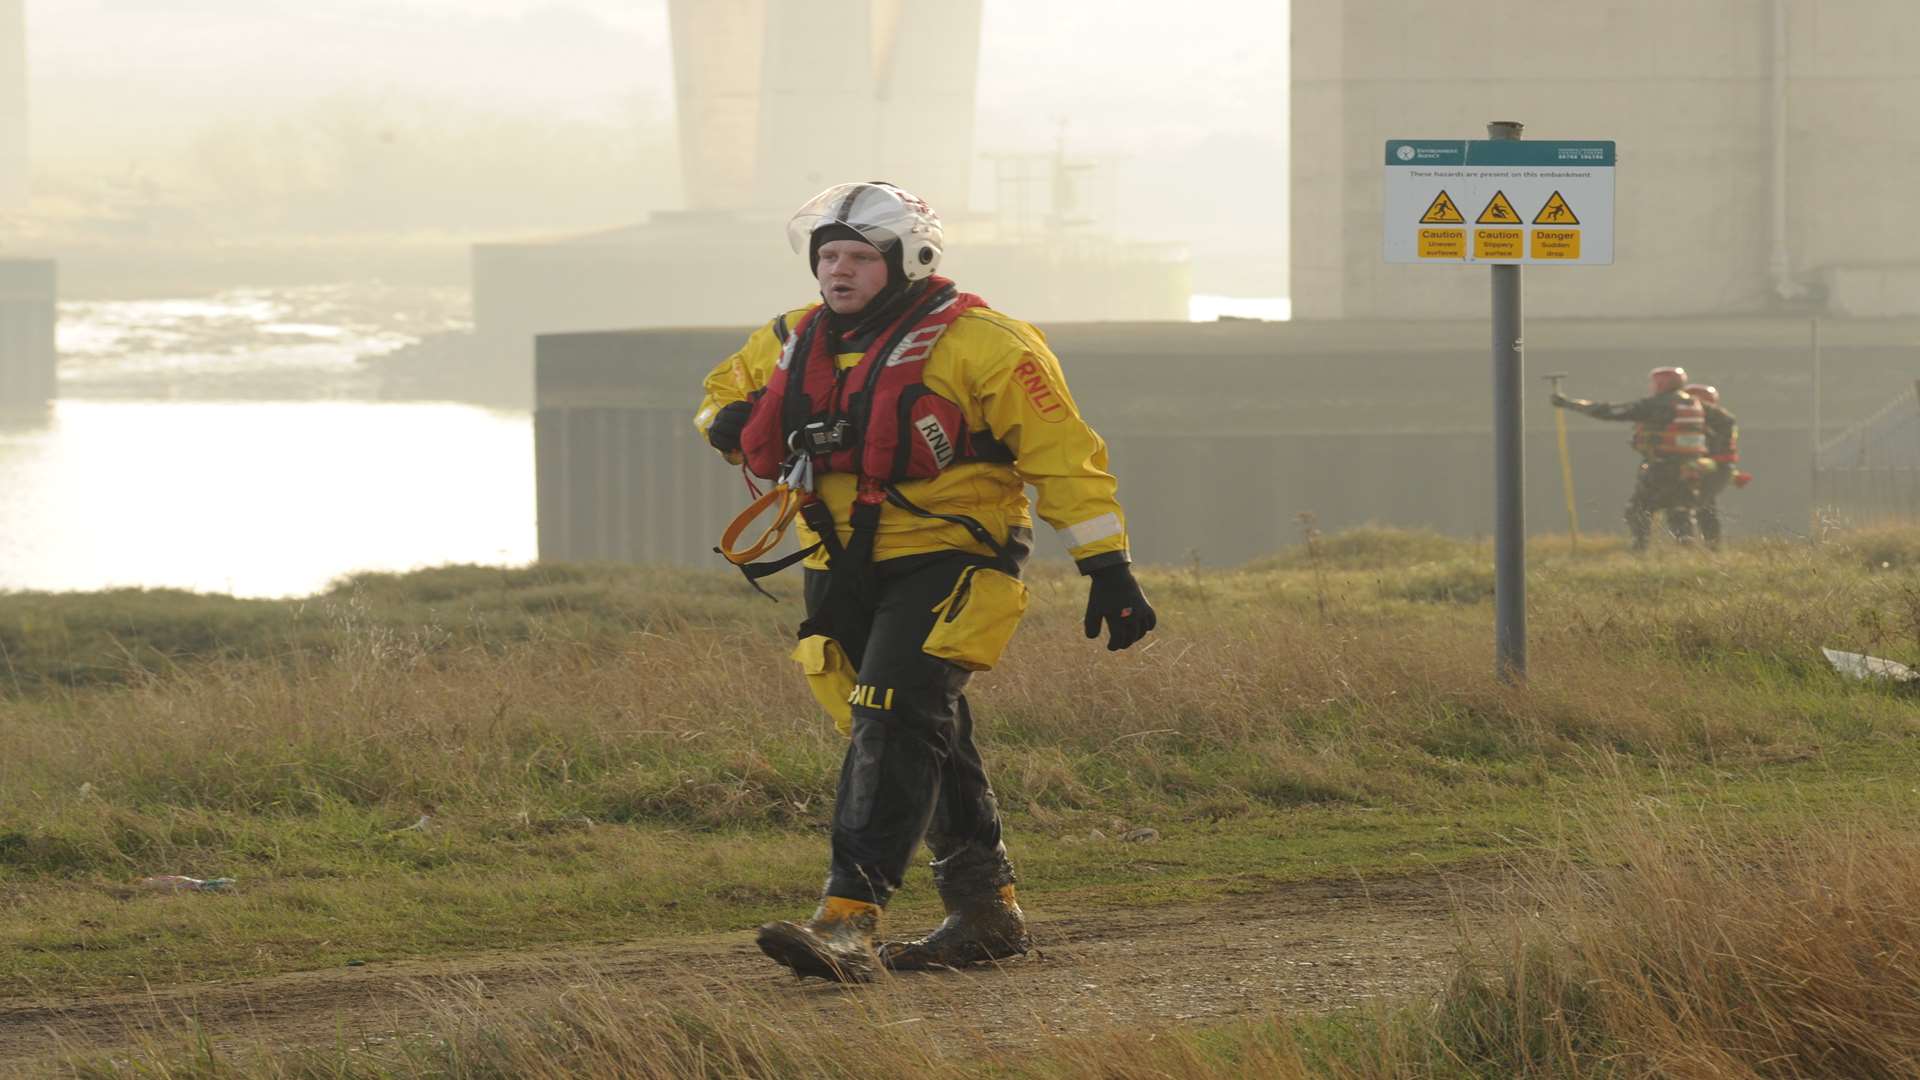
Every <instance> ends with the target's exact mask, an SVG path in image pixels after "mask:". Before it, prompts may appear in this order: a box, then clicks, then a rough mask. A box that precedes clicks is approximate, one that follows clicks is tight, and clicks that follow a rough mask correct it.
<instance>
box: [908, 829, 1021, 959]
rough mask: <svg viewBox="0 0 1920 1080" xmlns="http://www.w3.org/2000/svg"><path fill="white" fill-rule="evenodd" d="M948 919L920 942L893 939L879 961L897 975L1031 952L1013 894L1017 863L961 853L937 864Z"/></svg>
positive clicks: (936, 874)
mask: <svg viewBox="0 0 1920 1080" xmlns="http://www.w3.org/2000/svg"><path fill="white" fill-rule="evenodd" d="M933 881H934V885H935V886H936V887H937V888H938V889H939V890H940V900H941V902H942V903H944V904H945V905H946V909H947V917H946V919H945V920H944V921H942V922H941V923H940V925H939V926H937V927H935V928H934V930H933V933H931V934H928V935H927V936H926V937H923V938H921V939H919V940H918V941H889V942H887V943H886V944H884V945H882V946H881V947H880V962H881V963H883V964H885V965H886V966H887V967H889V968H891V969H892V970H894V971H925V970H927V969H928V968H941V967H947V968H957V967H966V966H967V965H969V964H984V963H989V962H991V961H995V960H1006V959H1009V958H1011V957H1015V956H1021V955H1024V954H1025V953H1026V951H1027V950H1028V949H1031V948H1033V938H1032V937H1030V936H1029V935H1028V934H1027V919H1026V916H1025V915H1024V914H1022V913H1021V911H1020V904H1019V902H1018V901H1016V900H1015V899H1014V895H1013V865H1012V864H1011V863H1009V862H1007V860H1006V856H1005V855H1001V854H998V853H996V854H995V855H994V856H992V857H989V858H981V857H980V856H979V855H977V854H975V853H974V852H963V853H961V854H959V855H956V856H954V857H952V858H949V859H943V860H940V861H938V862H935V863H934V864H933Z"/></svg>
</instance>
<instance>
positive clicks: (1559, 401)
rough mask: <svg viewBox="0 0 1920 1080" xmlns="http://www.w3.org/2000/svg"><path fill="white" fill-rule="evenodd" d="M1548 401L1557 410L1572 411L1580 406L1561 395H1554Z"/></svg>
mask: <svg viewBox="0 0 1920 1080" xmlns="http://www.w3.org/2000/svg"><path fill="white" fill-rule="evenodd" d="M1547 400H1548V401H1551V402H1553V407H1554V408H1556V409H1571V408H1574V407H1575V406H1576V405H1577V404H1578V403H1577V402H1575V401H1574V400H1573V399H1572V398H1570V397H1567V396H1566V395H1564V394H1559V393H1556V394H1554V395H1553V396H1552V397H1550V398H1548V399H1547Z"/></svg>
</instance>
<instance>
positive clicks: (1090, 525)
mask: <svg viewBox="0 0 1920 1080" xmlns="http://www.w3.org/2000/svg"><path fill="white" fill-rule="evenodd" d="M1122 531H1124V530H1122V529H1121V527H1120V515H1119V514H1101V515H1100V516H1099V517H1097V518H1088V519H1087V520H1085V521H1083V522H1081V523H1080V524H1078V525H1069V526H1067V527H1066V528H1064V529H1061V530H1060V532H1061V533H1062V534H1064V535H1065V536H1066V537H1067V540H1068V541H1069V544H1068V546H1069V547H1085V546H1086V545H1088V544H1092V543H1097V542H1099V541H1101V540H1105V539H1107V538H1108V537H1110V536H1119V535H1120V534H1121V532H1122Z"/></svg>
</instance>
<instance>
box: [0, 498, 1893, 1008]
mask: <svg viewBox="0 0 1920 1080" xmlns="http://www.w3.org/2000/svg"><path fill="white" fill-rule="evenodd" d="M1486 562H1487V560H1486V553H1485V551H1484V550H1479V549H1476V548H1474V547H1473V546H1471V545H1466V544H1461V543H1456V542H1453V541H1448V540H1445V539H1441V538H1437V537H1429V536H1423V535H1419V534H1405V533H1391V532H1360V533H1353V534H1347V535H1344V536H1340V537H1334V538H1331V539H1328V540H1325V541H1322V542H1321V544H1320V545H1318V548H1317V551H1315V552H1309V551H1306V550H1304V549H1303V550H1296V551H1293V552H1289V553H1287V554H1285V555H1283V556H1279V557H1276V558H1274V559H1272V560H1267V561H1265V562H1263V563H1261V564H1256V565H1253V566H1249V567H1246V568H1243V569H1241V570H1238V571H1233V572H1219V573H1216V572H1192V571H1187V570H1163V571H1160V572H1157V573H1154V572H1149V573H1148V574H1147V575H1146V582H1147V586H1148V588H1149V590H1150V592H1151V594H1152V595H1153V596H1154V599H1155V601H1156V603H1157V604H1158V605H1159V606H1160V607H1161V610H1162V612H1163V622H1162V632H1161V633H1160V634H1159V635H1158V636H1157V640H1156V641H1155V642H1154V643H1153V647H1151V648H1148V649H1144V650H1135V651H1134V652H1131V653H1128V654H1121V655H1119V656H1112V655H1109V654H1107V653H1105V652H1104V651H1103V650H1102V649H1100V648H1099V647H1098V646H1096V645H1094V644H1092V643H1089V642H1086V641H1084V640H1083V639H1081V638H1080V636H1079V629H1078V621H1079V607H1080V604H1081V602H1082V599H1083V591H1082V586H1081V584H1080V582H1079V581H1078V580H1076V579H1073V578H1071V577H1070V576H1069V575H1068V574H1067V573H1064V572H1063V571H1062V570H1060V569H1058V568H1042V571H1041V572H1038V573H1036V575H1035V579H1034V586H1035V594H1036V602H1035V607H1034V611H1033V613H1032V614H1031V615H1030V617H1029V620H1028V624H1027V625H1026V626H1025V627H1024V628H1023V629H1022V631H1021V634H1020V636H1019V637H1018V638H1017V639H1016V646H1015V648H1014V650H1013V656H1012V659H1011V661H1010V662H1009V663H1008V664H1007V665H1006V666H1005V667H1003V668H1002V669H1001V670H999V671H996V672H993V673H991V674H990V675H986V676H983V677H982V678H981V679H979V680H978V681H977V683H976V699H977V701H978V702H979V707H980V712H981V714H982V717H983V725H984V732H983V739H982V742H983V744H984V746H985V748H986V752H987V753H988V755H989V762H990V765H991V766H992V767H993V768H994V769H995V770H996V778H997V787H998V789H999V791H1000V793H1001V797H1002V801H1003V805H1005V806H1006V807H1007V808H1008V809H1009V810H1010V814H1011V827H1012V829H1013V835H1014V841H1015V846H1016V857H1017V858H1019V859H1020V861H1021V863H1022V867H1023V872H1024V874H1025V877H1026V880H1027V887H1026V889H1027V893H1028V895H1029V896H1031V897H1033V898H1035V903H1036V905H1037V906H1039V907H1040V908H1041V909H1043V910H1044V909H1045V908H1046V907H1047V906H1048V905H1049V904H1057V905H1061V906H1069V905H1083V906H1084V905H1094V904H1100V903H1125V902H1136V901H1139V900H1142V899H1147V898H1184V899H1196V900H1204V899H1206V898H1208V897H1210V896H1217V895H1220V894H1222V893H1224V892H1229V891H1234V890H1238V889H1248V888H1257V887H1259V886H1260V885H1261V883H1263V882H1266V881H1271V880H1276V879H1289V878H1301V877H1310V876H1316V875H1326V874H1344V873H1352V872H1356V871H1361V872H1375V871H1390V870H1394V869H1402V868H1408V867H1415V866H1427V865H1433V864H1436V863H1444V862H1448V861H1456V860H1463V859H1471V858H1476V857H1482V856H1487V855H1499V856H1510V855H1515V854H1522V853H1526V852H1529V851H1531V852H1534V853H1540V852H1553V851H1558V850H1562V849H1563V848H1565V845H1566V844H1567V843H1568V841H1567V840H1566V833H1565V814H1566V813H1578V812H1579V811H1580V808H1582V807H1587V806H1592V805H1599V804H1601V803H1604V802H1606V801H1607V800H1609V799H1614V798H1616V797H1617V792H1618V790H1619V789H1620V787H1621V786H1623V785H1624V786H1625V788H1626V789H1627V790H1636V789H1641V790H1655V789H1657V790H1659V791H1661V792H1663V793H1665V794H1664V796H1663V797H1664V798H1667V799H1668V800H1669V801H1674V800H1675V796H1674V794H1673V793H1674V792H1680V793H1681V795H1680V796H1679V797H1678V799H1677V802H1676V803H1675V805H1680V804H1689V805H1687V807H1686V809H1685V811H1684V812H1686V813H1688V814H1697V815H1699V816H1700V819H1701V820H1703V821H1719V822H1722V823H1723V827H1724V828H1726V829H1728V830H1733V831H1736V832H1738V833H1739V834H1741V835H1742V836H1744V837H1747V838H1748V839H1752V838H1754V837H1764V836H1772V837H1776V838H1781V837H1791V836H1797V835H1801V834H1804V833H1805V831H1806V829H1807V823H1808V822H1809V821H1810V820H1816V819H1817V820H1819V821H1822V822H1824V823H1827V824H1829V825H1832V826H1834V827H1842V826H1843V825H1844V823H1846V822H1848V821H1850V820H1858V821H1862V822H1873V821H1881V820H1885V819H1884V816H1883V815H1884V814H1885V813H1889V812H1890V813H1894V814H1901V813H1905V814H1907V815H1908V816H1910V812H1911V810H1912V809H1913V805H1914V802H1915V798H1914V794H1913V792H1914V789H1915V787H1916V784H1920V755H1916V754H1915V753H1914V749H1915V747H1914V744H1913V739H1912V736H1913V734H1914V729H1915V712H1916V710H1915V708H1914V704H1913V701H1912V699H1910V698H1909V699H1903V698H1901V697H1899V696H1896V695H1894V694H1891V693H1889V692H1887V691H1886V690H1884V689H1882V688H1875V687H1869V686H1860V685H1850V684H1845V683H1842V682H1840V681H1838V680H1836V679H1835V678H1834V677H1833V676H1832V675H1831V673H1829V672H1828V671H1827V670H1826V669H1825V665H1824V662H1823V661H1821V659H1820V658H1819V655H1818V649H1817V647H1818V646H1819V645H1823V644H1828V645H1835V644H1837V645H1841V646H1843V647H1853V648H1858V649H1863V650H1867V651H1876V652H1879V653H1881V654H1883V655H1892V656H1895V657H1897V658H1900V659H1905V660H1908V661H1913V660H1915V659H1920V573H1916V567H1920V534H1915V533H1913V532H1903V531H1898V530H1887V531H1881V532H1872V533H1863V534H1856V535H1853V536H1850V537H1846V538H1842V539H1841V540H1839V541H1837V542H1833V543H1829V544H1825V545H1821V546H1818V547H1809V546H1804V545H1798V546H1796V545H1784V544H1766V543H1755V544H1751V545H1747V546H1745V547H1742V548H1740V549H1739V550H1737V551H1735V552H1733V553H1731V554H1729V555H1726V556H1723V557H1721V558H1718V559H1713V560H1708V559H1706V558H1704V557H1700V556H1698V555H1696V554H1692V553H1688V554H1680V555H1674V556H1672V557H1670V558H1665V559H1662V560H1659V561H1655V562H1642V561H1639V560H1634V559H1632V558H1629V557H1627V556H1625V555H1624V554H1622V553H1620V552H1619V551H1618V550H1617V549H1611V548H1608V547H1606V546H1605V545H1597V544H1585V545H1583V546H1582V548H1581V551H1580V553H1579V554H1578V555H1577V556H1576V555H1571V554H1569V553H1567V552H1566V551H1565V550H1564V545H1561V546H1560V548H1559V549H1558V550H1556V548H1555V547H1554V545H1552V544H1551V543H1550V542H1548V543H1543V544H1541V545H1538V546H1537V547H1536V551H1535V556H1534V562H1533V578H1532V586H1531V593H1530V605H1531V609H1532V622H1533V625H1532V629H1533V646H1532V661H1533V670H1534V679H1533V682H1532V684H1531V686H1530V687H1529V688H1528V689H1527V690H1525V691H1516V690H1511V689H1506V688H1503V687H1500V686H1498V685H1497V684H1495V683H1494V682H1493V680H1492V679H1491V678H1490V677H1489V668H1490V628H1489V625H1488V619H1489V617H1488V610H1489V605H1488V603H1487V599H1488V596H1489V594H1490V591H1491V585H1490V571H1489V570H1488V568H1487V566H1486ZM742 593H743V590H742V588H741V587H740V586H739V584H738V582H737V579H732V578H729V577H728V576H726V575H724V574H720V573H714V574H701V575H670V574H666V573H662V572H659V571H649V570H638V569H629V568H613V567H600V568H583V567H550V568H539V569H534V570H527V571H508V572H503V571H499V570H481V569H448V570H441V571H432V572H426V573H421V574H414V575H408V576H404V577H385V576H367V577H363V578H359V579H356V580H353V581H351V582H348V583H345V584H343V585H342V586H341V587H340V588H338V589H336V590H334V591H333V592H331V593H329V594H327V595H325V596H321V597H316V598H313V599H311V600H308V601H304V602H298V603H273V602H245V601H233V600H227V599H222V598H208V597H189V596H183V595H176V594H155V593H144V594H143V593H117V594H99V595H85V596H57V597H44V596H32V595H14V596H7V597H0V650H3V653H0V680H4V681H0V889H4V892H5V895H6V896H7V898H8V904H7V906H6V908H5V909H4V910H0V958H3V959H0V965H4V967H0V994H4V995H6V996H9V997H14V998H16V1000H17V999H18V998H20V997H33V996H40V995H43V994H54V993H56V992H57V993H59V994H61V995H65V994H70V993H74V992H86V991H89V990H102V989H108V988H115V987H122V986H127V985H137V984H138V983H137V982H136V981H135V980H143V981H145V982H146V983H149V984H165V983H170V982H176V981H193V980H198V979H204V978H210V977H217V976H226V975H234V974H253V973H265V972H272V971H282V970H297V969H304V968H312V967H320V966H327V965H332V964H337V963H341V962H344V961H346V960H350V959H368V960H373V959H380V958H386V957H396V956H406V955H424V954H436V953H453V952H459V951H463V950H472V949H478V948H483V947H503V946H504V947H511V946H517V945H531V944H548V943H565V942H573V941H588V940H628V939H633V938H637V937H644V936H647V935H651V934H673V933H684V932H689V931H710V930H723V929H730V928H739V927H744V926H748V925H751V924H752V923H753V922H755V921H757V920H759V919H762V918H765V917H769V916H776V915H786V914H791V913H793V912H795V911H798V910H801V909H803V908H804V907H806V906H807V905H808V904H809V903H810V901H811V899H812V891H813V889H814V888H815V887H816V883H817V881H818V879H819V871H820V867H821V864H822V861H823V858H822V857H823V847H824V841H823V838H822V835H821V830H822V826H823V824H824V821H825V819H826V815H827V813H828V805H827V804H828V802H829V801H830V798H831V787H832V776H833V773H834V771H835V769H836V768H837V762H838V758H839V753H840V747H841V743H840V741H839V739H838V737H837V736H835V735H834V734H833V732H832V731H831V729H830V728H829V727H828V726H827V725H826V724H825V723H824V721H822V720H820V719H819V718H818V716H817V714H816V713H815V712H814V711H813V710H812V708H811V706H810V704H809V702H808V699H807V698H806V696H805V692H804V690H803V689H802V688H801V687H800V685H799V680H798V679H797V678H796V677H795V676H794V675H793V673H792V672H791V670H790V665H789V664H788V663H787V662H786V661H784V660H783V659H781V655H782V653H783V643H784V641H785V640H786V636H787V633H788V631H787V624H788V623H789V622H790V621H791V620H792V619H793V618H794V617H795V616H794V606H793V605H791V604H789V605H781V606H775V605H771V604H767V603H766V602H765V601H763V600H759V599H758V598H755V597H752V596H751V595H743V594H742ZM422 815H426V817H427V821H426V824H425V826H424V827H423V828H415V829H409V828H406V826H408V825H409V824H412V823H415V822H416V821H418V820H419V819H420V818H421V817H422ZM1131 825H1151V826H1153V827H1155V828H1156V829H1158V830H1159V831H1160V832H1161V834H1162V837H1163V839H1162V841H1161V842H1160V843H1158V844H1155V845H1153V846H1152V847H1151V848H1144V847H1135V846H1132V845H1121V844H1118V843H1116V842H1114V841H1113V840H1111V839H1094V838H1093V831H1094V830H1100V831H1101V832H1102V833H1103V834H1105V835H1106V836H1108V837H1111V836H1112V835H1113V834H1114V833H1115V831H1116V830H1117V829H1119V828H1121V827H1124V826H1131ZM1862 827H1863V828H1864V827H1866V826H1865V825H1863V826H1862ZM1742 842H1743V843H1745V842H1747V841H1745V840H1743V841H1742ZM1776 842H1777V841H1776ZM1591 846H1592V845H1591V844H1588V843H1585V842H1581V843H1579V844H1576V845H1575V848H1577V849H1579V850H1582V851H1584V850H1586V849H1588V848H1590V847H1591ZM153 873H189V874H195V875H197V876H203V877H204V876H215V875H228V876H234V877H238V878H240V879H241V887H240V891H239V893H238V895H235V896H230V897H219V898H212V897H207V898H198V897H195V898H178V897H159V896H151V895H147V894H143V893H140V892H138V891H136V890H132V889H130V888H129V887H128V883H129V882H131V881H132V880H134V879H136V878H138V877H140V876H142V875H146V874H153ZM915 884H918V885H919V886H920V887H917V888H916V887H915ZM928 891H929V890H927V889H926V888H924V879H919V880H918V882H916V883H910V886H909V894H908V896H906V897H904V898H903V902H902V904H901V905H900V910H901V912H902V918H903V921H909V922H912V921H918V920H920V919H922V918H924V917H925V916H926V915H928V914H929V913H930V911H931V908H930V906H929V904H930V901H931V898H930V897H928V896H926V893H927V892H928ZM182 899H189V900H191V901H196V902H189V903H184V904H183V903H180V902H179V901H180V900H182ZM202 900H205V901H208V902H197V901H202ZM1576 981H1577V980H1576ZM1537 989H1538V987H1537V984H1529V989H1528V990H1527V992H1528V993H1529V994H1531V993H1534V992H1535V991H1536V990H1537ZM1516 1007H1518V1006H1516ZM1436 1022H1437V1021H1436ZM1237 1037H1238V1036H1226V1035H1223V1036H1221V1038H1223V1039H1227V1040H1228V1041H1231V1039H1232V1038H1237ZM1249 1037H1252V1036H1249ZM1261 1037H1263V1038H1264V1037H1265V1036H1261Z"/></svg>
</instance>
